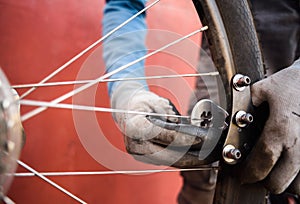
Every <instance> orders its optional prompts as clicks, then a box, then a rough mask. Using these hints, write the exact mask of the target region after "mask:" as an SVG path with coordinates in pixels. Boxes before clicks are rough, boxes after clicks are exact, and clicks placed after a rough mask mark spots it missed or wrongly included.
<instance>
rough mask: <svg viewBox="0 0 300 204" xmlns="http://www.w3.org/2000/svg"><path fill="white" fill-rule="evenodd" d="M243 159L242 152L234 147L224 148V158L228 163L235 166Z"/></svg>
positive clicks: (227, 146)
mask: <svg viewBox="0 0 300 204" xmlns="http://www.w3.org/2000/svg"><path fill="white" fill-rule="evenodd" d="M241 157H242V153H241V151H240V150H239V149H237V148H235V147H234V146H233V145H226V146H225V147H224V148H223V158H224V160H225V161H226V162H227V163H229V164H235V163H236V162H237V160H239V159H240V158H241Z"/></svg>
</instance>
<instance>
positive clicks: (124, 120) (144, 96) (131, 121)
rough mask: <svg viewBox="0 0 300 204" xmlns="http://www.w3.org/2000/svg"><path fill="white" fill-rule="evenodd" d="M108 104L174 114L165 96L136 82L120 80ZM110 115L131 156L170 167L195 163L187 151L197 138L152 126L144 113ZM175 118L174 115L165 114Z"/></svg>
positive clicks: (195, 158) (116, 106) (171, 119)
mask: <svg viewBox="0 0 300 204" xmlns="http://www.w3.org/2000/svg"><path fill="white" fill-rule="evenodd" d="M111 103H112V104H111V105H112V108H115V109H121V110H125V111H139V112H146V113H152V112H153V113H160V114H167V115H175V112H174V110H173V106H172V105H171V104H170V102H169V100H167V99H165V98H162V97H160V96H158V95H156V94H154V93H152V92H150V91H147V90H145V89H144V88H143V86H142V85H141V84H139V83H137V82H123V83H121V84H119V85H118V87H117V88H116V90H114V92H113V94H112V97H111ZM114 119H115V121H116V122H117V124H118V126H119V128H120V130H121V131H122V133H123V134H124V137H125V145H126V149H127V151H128V152H129V153H130V154H132V155H133V156H134V158H135V159H137V160H139V161H143V162H146V163H151V164H156V165H166V166H174V167H193V166H199V165H200V164H201V162H200V161H199V160H198V156H197V155H193V154H191V153H190V152H189V149H190V148H191V147H195V146H197V145H199V144H200V143H201V140H200V139H197V138H195V137H191V136H188V135H184V134H182V133H178V132H175V131H171V130H166V129H163V128H160V127H158V126H155V125H154V124H152V123H151V122H149V121H148V120H147V118H146V115H145V114H144V115H142V114H136V113H115V114H114ZM166 119H168V120H170V121H176V120H177V118H175V117H167V118H166Z"/></svg>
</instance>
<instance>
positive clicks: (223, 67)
mask: <svg viewBox="0 0 300 204" xmlns="http://www.w3.org/2000/svg"><path fill="white" fill-rule="evenodd" d="M193 3H194V5H195V8H196V10H197V12H198V14H199V17H200V20H201V22H202V24H203V25H207V26H208V28H209V29H208V30H207V31H206V32H205V35H206V38H207V40H208V44H209V49H210V52H211V55H212V59H213V62H214V64H215V66H216V68H217V70H218V71H219V73H220V77H221V79H222V83H223V86H224V89H225V93H226V100H227V107H226V108H227V111H228V112H229V113H230V114H231V109H232V103H231V97H232V96H231V86H230V84H231V79H232V77H233V76H234V74H237V73H239V74H243V75H246V76H249V77H250V78H251V80H252V83H254V82H256V81H258V80H260V79H262V78H263V76H264V68H263V62H262V57H261V52H260V47H259V42H258V38H257V34H256V31H255V26H254V22H253V19H252V15H251V11H250V9H249V6H248V2H247V0H240V1H232V0H193ZM220 165H221V169H222V170H221V171H219V175H218V179H217V187H216V192H215V197H214V204H235V203H243V204H250V203H251V204H253V203H254V204H258V203H264V202H265V195H266V190H265V189H264V187H263V186H261V185H260V184H247V185H242V184H240V182H239V179H238V178H237V177H238V176H236V174H235V171H234V170H233V168H237V167H232V166H228V165H226V164H225V163H224V162H222V161H221V164H220Z"/></svg>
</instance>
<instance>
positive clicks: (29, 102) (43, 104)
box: [20, 99, 190, 120]
mask: <svg viewBox="0 0 300 204" xmlns="http://www.w3.org/2000/svg"><path fill="white" fill-rule="evenodd" d="M20 104H21V105H27V106H39V107H47V108H60V109H71V110H84V111H95V112H108V113H127V114H138V115H151V116H160V117H176V118H186V119H190V116H182V115H170V114H159V113H150V112H141V111H128V110H120V109H112V108H102V107H95V106H83V105H74V104H66V103H57V104H53V103H51V102H45V101H34V100H25V99H23V100H21V101H20ZM21 120H23V116H22V117H21Z"/></svg>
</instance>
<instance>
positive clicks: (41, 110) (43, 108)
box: [22, 26, 208, 121]
mask: <svg viewBox="0 0 300 204" xmlns="http://www.w3.org/2000/svg"><path fill="white" fill-rule="evenodd" d="M207 29H208V27H207V26H204V27H202V28H200V29H198V30H196V31H194V32H192V33H190V34H188V35H185V36H183V37H181V38H179V39H177V40H175V41H173V42H171V43H169V44H167V45H165V46H163V47H161V48H159V49H157V50H155V51H153V52H150V53H149V54H147V55H145V56H143V57H140V58H139V59H136V60H134V61H132V62H130V63H128V64H125V65H123V66H121V67H119V68H117V69H115V70H113V71H111V72H109V73H106V74H104V75H103V76H101V77H99V78H97V79H95V80H93V81H92V82H90V83H87V84H85V85H83V86H81V87H79V88H77V89H74V90H73V91H70V92H68V93H66V94H64V95H62V96H60V97H58V98H57V99H55V100H52V101H51V102H50V103H53V104H57V103H59V102H61V101H64V100H66V99H68V98H70V97H72V96H74V95H76V94H78V93H80V92H82V91H84V90H86V89H88V88H89V87H91V86H93V85H95V84H97V83H98V82H99V81H102V80H104V79H106V78H108V77H111V76H112V75H114V74H116V73H118V72H120V71H122V70H124V69H126V68H128V67H130V66H132V65H134V64H136V63H138V62H140V61H142V60H144V59H146V58H148V57H151V56H153V55H155V54H157V53H159V52H161V51H162V50H165V49H167V48H168V47H170V46H172V45H175V44H177V43H179V42H181V41H183V40H185V39H187V38H189V37H191V36H193V35H195V34H197V33H200V32H203V31H205V30H207ZM46 109H47V108H46V107H40V108H37V109H34V110H33V111H30V112H29V113H27V114H25V115H23V116H22V121H26V120H28V119H29V118H31V117H33V116H35V115H37V114H39V113H41V112H43V111H44V110H46Z"/></svg>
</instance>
